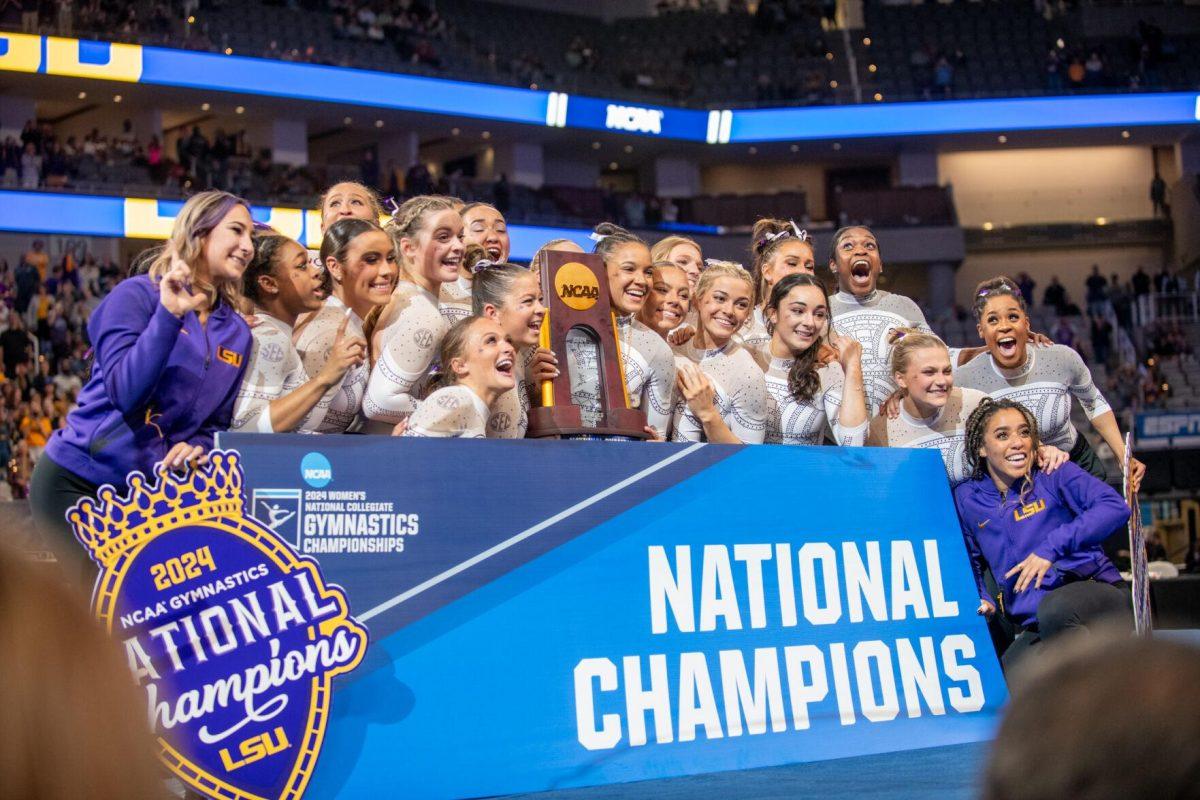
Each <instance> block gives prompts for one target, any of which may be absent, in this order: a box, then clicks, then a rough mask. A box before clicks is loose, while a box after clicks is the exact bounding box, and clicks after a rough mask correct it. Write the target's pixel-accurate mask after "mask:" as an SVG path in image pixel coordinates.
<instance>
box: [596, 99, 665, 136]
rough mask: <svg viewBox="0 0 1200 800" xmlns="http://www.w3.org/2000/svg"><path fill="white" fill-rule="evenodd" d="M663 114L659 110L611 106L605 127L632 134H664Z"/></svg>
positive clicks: (605, 118)
mask: <svg viewBox="0 0 1200 800" xmlns="http://www.w3.org/2000/svg"><path fill="white" fill-rule="evenodd" d="M662 120H663V112H662V111H660V110H659V109H657V108H638V107H637V106H618V105H610V106H609V107H608V108H607V109H605V116H604V127H606V128H608V129H610V130H618V131H629V132H630V133H654V134H660V133H662Z"/></svg>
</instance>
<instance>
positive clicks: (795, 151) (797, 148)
mask: <svg viewBox="0 0 1200 800" xmlns="http://www.w3.org/2000/svg"><path fill="white" fill-rule="evenodd" d="M791 149H792V152H793V153H799V152H800V145H798V144H794V145H792V148H791Z"/></svg>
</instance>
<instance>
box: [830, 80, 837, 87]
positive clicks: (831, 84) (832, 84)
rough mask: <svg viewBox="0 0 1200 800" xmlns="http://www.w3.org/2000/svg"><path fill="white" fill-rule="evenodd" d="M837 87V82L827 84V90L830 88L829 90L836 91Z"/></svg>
mask: <svg viewBox="0 0 1200 800" xmlns="http://www.w3.org/2000/svg"><path fill="white" fill-rule="evenodd" d="M837 87H838V82H837V81H830V82H829V88H830V89H836V88H837Z"/></svg>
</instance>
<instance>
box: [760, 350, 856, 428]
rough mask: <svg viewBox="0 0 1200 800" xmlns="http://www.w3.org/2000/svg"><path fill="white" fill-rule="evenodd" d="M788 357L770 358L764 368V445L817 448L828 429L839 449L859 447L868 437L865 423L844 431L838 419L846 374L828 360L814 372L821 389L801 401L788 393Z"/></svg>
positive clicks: (837, 364)
mask: <svg viewBox="0 0 1200 800" xmlns="http://www.w3.org/2000/svg"><path fill="white" fill-rule="evenodd" d="M792 363H793V360H792V359H790V358H772V359H771V363H770V366H769V368H768V369H767V375H766V378H767V395H768V397H767V436H766V443H767V444H807V445H818V444H821V442H822V441H823V440H824V438H825V431H826V430H827V429H828V430H829V431H831V432H832V433H833V440H834V441H835V442H837V443H838V444H839V445H841V446H842V447H862V446H863V444H864V443H865V442H866V438H867V420H863V423H862V424H861V425H856V426H854V427H853V428H845V427H843V426H842V423H841V422H840V421H839V420H838V414H839V413H840V412H841V408H842V389H843V388H844V386H845V384H846V373H844V372H843V371H842V365H841V364H839V363H838V362H836V361H831V362H830V363H828V364H826V365H825V366H823V367H820V368H819V369H818V370H817V378H818V379H820V381H821V387H820V388H819V389H818V390H817V393H816V394H815V395H813V397H812V399H810V400H808V401H804V402H802V401H800V400H797V399H796V398H795V397H793V396H792V393H791V392H790V391H788V371H789V370H790V369H791V368H792Z"/></svg>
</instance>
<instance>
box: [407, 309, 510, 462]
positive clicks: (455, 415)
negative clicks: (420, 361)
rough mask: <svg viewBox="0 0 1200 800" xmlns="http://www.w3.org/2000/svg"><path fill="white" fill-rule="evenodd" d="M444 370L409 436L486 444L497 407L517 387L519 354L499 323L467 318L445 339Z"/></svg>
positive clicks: (411, 421) (435, 379)
mask: <svg viewBox="0 0 1200 800" xmlns="http://www.w3.org/2000/svg"><path fill="white" fill-rule="evenodd" d="M438 362H439V363H440V364H441V365H442V370H441V372H439V373H438V374H437V375H436V376H434V377H433V379H432V380H431V381H430V383H429V386H430V388H433V391H432V392H431V393H430V394H429V396H428V397H426V398H425V400H424V401H423V402H422V403H421V407H420V408H418V409H417V411H416V412H415V413H414V414H413V415H412V416H411V417H410V418H409V420H408V426H407V428H406V430H405V432H404V435H405V436H429V437H438V438H443V439H482V438H484V437H486V436H487V425H488V419H489V417H491V414H492V409H493V408H494V407H495V405H496V403H497V401H498V400H499V399H500V398H501V397H502V396H503V395H504V394H505V393H507V392H509V391H512V389H513V388H514V387H515V386H516V385H517V378H516V371H517V351H516V350H515V349H514V348H513V346H512V342H510V341H509V339H508V336H506V335H505V333H504V329H503V328H501V327H500V323H498V322H496V321H495V320H492V319H488V318H487V317H467V318H466V319H464V320H462V321H461V322H457V323H455V324H454V327H452V328H451V329H450V330H449V331H448V332H447V333H446V335H445V337H444V338H443V339H442V344H441V347H440V352H439V357H438Z"/></svg>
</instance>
